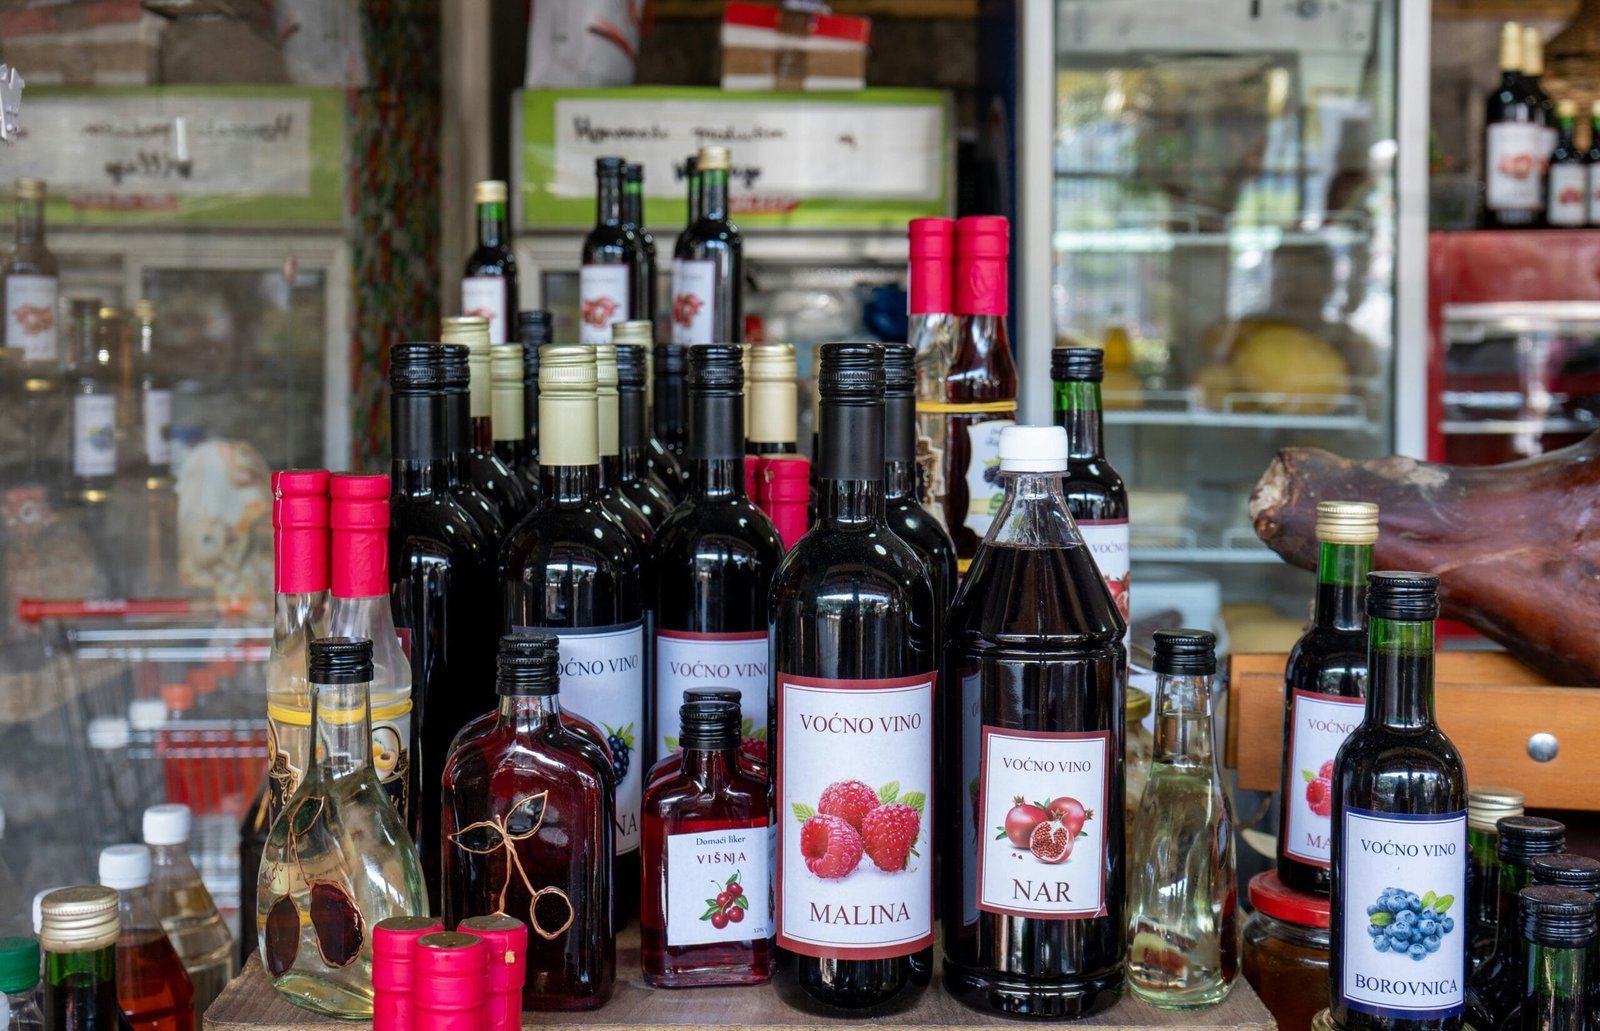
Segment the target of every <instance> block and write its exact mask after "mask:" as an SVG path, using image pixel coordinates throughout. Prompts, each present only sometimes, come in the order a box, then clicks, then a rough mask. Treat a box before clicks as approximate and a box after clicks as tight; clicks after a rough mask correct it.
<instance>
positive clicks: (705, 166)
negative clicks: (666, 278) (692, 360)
mask: <svg viewBox="0 0 1600 1031" xmlns="http://www.w3.org/2000/svg"><path fill="white" fill-rule="evenodd" d="M696 166H697V167H698V169H699V174H700V217H699V218H698V219H696V220H695V221H694V222H693V223H692V224H691V225H690V226H689V228H688V229H687V230H686V231H685V234H684V236H683V237H682V238H680V239H679V241H678V246H677V249H676V251H675V252H674V254H673V260H672V341H673V343H677V344H712V343H722V344H728V343H733V344H736V343H739V342H740V341H742V340H743V339H744V243H743V240H742V238H741V237H740V235H739V229H738V227H737V226H735V225H734V224H733V223H732V222H731V221H730V220H729V218H728V169H729V164H728V148H727V147H701V148H700V154H699V157H698V158H697V160H696Z"/></svg>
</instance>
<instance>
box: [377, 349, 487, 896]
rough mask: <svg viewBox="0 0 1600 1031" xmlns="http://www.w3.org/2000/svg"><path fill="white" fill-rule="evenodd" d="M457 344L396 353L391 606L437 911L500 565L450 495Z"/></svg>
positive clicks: (423, 844)
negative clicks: (443, 785)
mask: <svg viewBox="0 0 1600 1031" xmlns="http://www.w3.org/2000/svg"><path fill="white" fill-rule="evenodd" d="M452 352H456V353H460V352H461V348H459V347H453V346H451V345H448V344H428V343H418V344H399V345H396V346H395V347H393V348H392V349H391V350H390V353H389V386H390V391H389V428H390V433H391V443H390V449H389V452H390V454H391V455H392V456H393V465H392V468H391V472H390V477H389V480H390V488H391V490H392V491H393V494H392V495H391V496H390V499H389V604H390V610H391V612H392V614H393V618H394V623H395V628H396V630H397V632H398V633H399V635H400V643H401V646H402V647H403V648H404V649H405V650H406V654H407V655H408V657H409V658H410V659H411V701H412V710H411V742H410V750H411V771H410V773H411V776H410V781H409V785H408V788H407V791H408V794H409V796H410V797H411V798H414V799H417V800H418V802H419V804H417V805H415V806H413V807H412V821H411V834H412V837H413V838H414V839H415V840H416V842H417V847H418V850H419V852H420V853H421V855H422V863H423V871H424V873H425V875H426V877H427V882H428V889H429V894H430V898H432V899H433V902H434V907H435V908H437V904H438V890H439V818H440V817H439V808H438V804H439V792H438V791H437V790H436V786H437V785H438V782H439V774H440V773H441V772H442V771H443V769H444V761H445V758H446V756H447V755H448V754H449V750H450V741H451V739H452V738H453V737H454V736H455V734H456V731H457V730H459V729H460V728H461V727H462V726H463V725H464V724H465V723H466V722H467V721H468V720H470V719H472V718H473V717H474V716H477V715H478V714H479V713H483V712H487V711H488V710H489V709H490V708H491V707H492V706H493V699H492V698H490V697H488V696H487V695H485V694H483V693H482V692H483V690H484V687H483V685H487V684H490V683H493V679H492V678H493V665H492V663H493V658H494V641H495V640H496V638H497V635H498V633H499V627H500V619H499V606H498V605H497V604H496V602H495V583H496V580H495V564H494V563H495V554H494V552H493V550H491V547H490V543H489V539H488V537H486V536H485V535H484V533H483V531H482V530H481V529H480V528H479V526H478V524H477V522H475V521H474V520H473V518H472V516H471V515H469V514H468V512H467V510H466V509H464V508H463V507H462V506H461V503H460V502H459V501H457V500H456V496H455V495H454V494H453V493H452V492H451V490H450V487H451V482H452V480H451V455H450V427H449V417H448V416H449V411H450V410H449V405H448V404H447V401H446V394H445V390H446V389H447V388H446V384H447V383H448V382H450V381H451V380H452V378H453V377H455V376H456V375H457V372H456V371H455V370H454V369H452V368H451V367H450V365H449V364H448V363H449V361H450V358H451V355H452Z"/></svg>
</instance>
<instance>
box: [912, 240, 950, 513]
mask: <svg viewBox="0 0 1600 1031" xmlns="http://www.w3.org/2000/svg"><path fill="white" fill-rule="evenodd" d="M906 231H907V235H908V236H909V237H910V251H911V260H910V262H909V263H908V266H907V269H906V287H907V294H908V298H907V299H908V305H907V307H908V312H909V318H908V319H907V326H906V343H908V344H910V345H911V347H912V349H913V350H914V351H915V352H916V364H917V442H916V452H917V501H918V502H920V503H921V505H922V507H923V508H925V509H927V510H928V511H929V512H932V513H934V517H935V518H936V519H939V520H940V524H941V525H943V520H944V513H943V510H942V509H941V508H940V506H939V500H940V499H942V498H943V497H944V492H945V488H944V451H945V418H944V404H945V397H944V391H945V376H946V375H947V374H948V373H949V371H950V363H951V362H952V361H954V360H955V356H956V351H957V349H958V348H959V346H960V336H959V334H960V324H961V320H960V319H959V318H958V317H957V316H956V314H955V311H956V297H955V283H956V220H955V219H953V218H914V219H912V220H911V222H910V223H909V224H908V225H907V227H906Z"/></svg>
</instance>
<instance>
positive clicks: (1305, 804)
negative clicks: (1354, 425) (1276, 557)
mask: <svg viewBox="0 0 1600 1031" xmlns="http://www.w3.org/2000/svg"><path fill="white" fill-rule="evenodd" d="M1316 533H1317V542H1318V545H1319V547H1320V548H1321V551H1322V553H1321V557H1320V559H1319V560H1318V563H1317V598H1316V603H1315V605H1314V606H1313V607H1312V610H1311V626H1310V627H1309V628H1308V629H1307V630H1306V632H1305V633H1304V634H1302V635H1301V637H1300V640H1298V641H1296V642H1295V645H1294V647H1293V648H1291V649H1290V650H1289V661H1288V663H1287V665H1286V666H1285V667H1284V672H1283V703H1284V704H1283V764H1282V774H1281V776H1282V781H1281V784H1280V789H1281V790H1280V796H1279V804H1280V805H1281V806H1282V807H1283V809H1282V812H1281V813H1280V814H1279V819H1280V822H1279V824H1278V828H1279V831H1278V879H1279V880H1281V881H1282V882H1283V883H1284V884H1286V885H1288V886H1289V887H1291V888H1293V889H1295V890H1296V891H1304V892H1310V893H1312V894H1316V895H1326V894H1327V893H1328V892H1329V891H1330V890H1332V882H1331V881H1330V879H1329V877H1330V875H1329V864H1330V863H1331V862H1332V859H1333V851H1332V850H1333V827H1332V814H1333V759H1334V756H1336V755H1337V754H1338V753H1339V746H1340V745H1342V744H1344V739H1345V738H1346V737H1348V736H1349V734H1350V732H1351V731H1353V730H1355V729H1356V727H1358V726H1360V724H1361V718H1362V715H1363V714H1364V713H1365V711H1366V697H1367V609H1366V604H1367V574H1368V573H1370V572H1372V550H1373V548H1374V546H1376V544H1377V543H1378V506H1377V505H1374V504H1371V503H1369V502H1365V501H1320V502H1318V503H1317V530H1316Z"/></svg>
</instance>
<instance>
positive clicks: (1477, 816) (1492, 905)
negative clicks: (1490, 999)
mask: <svg viewBox="0 0 1600 1031" xmlns="http://www.w3.org/2000/svg"><path fill="white" fill-rule="evenodd" d="M1522 806H1523V797H1522V792H1520V791H1516V790H1513V789H1511V788H1482V787H1480V788H1473V789H1472V790H1471V791H1470V792H1468V793H1467V851H1468V853H1469V854H1470V856H1471V861H1470V862H1469V864H1468V865H1467V923H1468V927H1467V966H1468V971H1469V976H1468V979H1467V985H1468V989H1469V990H1470V988H1471V984H1472V981H1471V976H1470V975H1471V974H1474V973H1477V970H1478V968H1479V967H1480V966H1482V965H1483V961H1484V960H1486V959H1488V958H1489V957H1490V956H1492V955H1494V938H1495V932H1496V930H1497V929H1498V927H1499V922H1500V918H1499V913H1500V910H1499V907H1500V828H1499V827H1498V826H1497V825H1498V824H1499V822H1500V821H1501V820H1502V819H1504V818H1505V817H1507V816H1521V815H1522Z"/></svg>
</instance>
